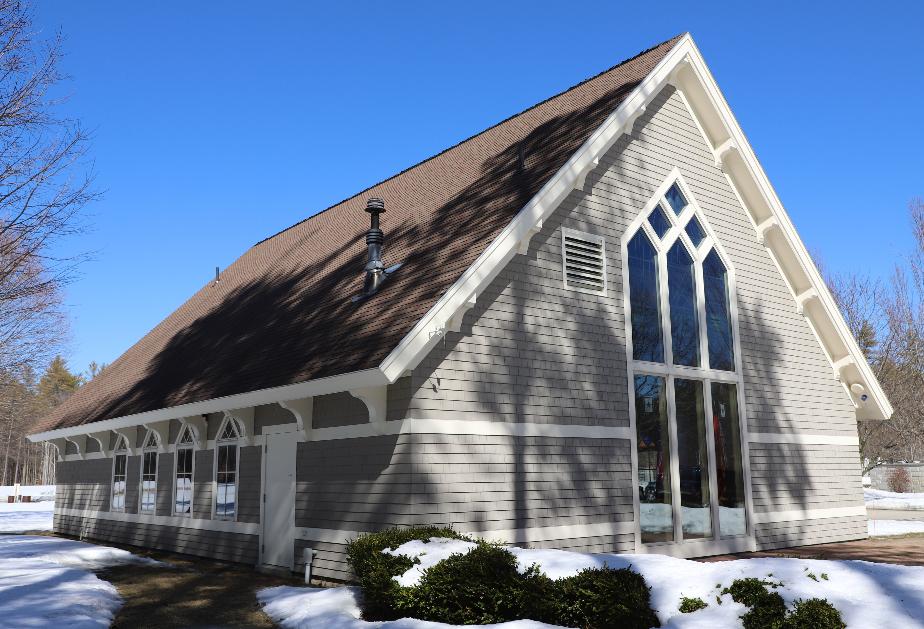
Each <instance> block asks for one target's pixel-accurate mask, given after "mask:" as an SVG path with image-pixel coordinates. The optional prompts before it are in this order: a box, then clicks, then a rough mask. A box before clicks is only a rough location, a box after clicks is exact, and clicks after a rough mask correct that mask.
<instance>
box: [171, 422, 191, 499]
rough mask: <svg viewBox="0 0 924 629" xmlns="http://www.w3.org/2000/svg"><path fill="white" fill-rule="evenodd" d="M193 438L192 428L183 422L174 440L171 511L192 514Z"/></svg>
mask: <svg viewBox="0 0 924 629" xmlns="http://www.w3.org/2000/svg"><path fill="white" fill-rule="evenodd" d="M194 444H195V439H194V438H193V434H192V428H190V427H189V426H188V425H186V424H184V425H183V426H182V427H181V428H180V434H179V436H178V437H177V440H176V453H175V455H174V456H175V459H176V463H175V466H174V481H173V513H174V514H175V515H184V516H192V496H193V447H194Z"/></svg>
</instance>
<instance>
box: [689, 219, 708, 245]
mask: <svg viewBox="0 0 924 629" xmlns="http://www.w3.org/2000/svg"><path fill="white" fill-rule="evenodd" d="M686 232H687V236H689V237H690V242H692V243H693V246H694V247H699V243H701V242H702V241H703V238H705V237H706V234H705V233H703V228H702V226H701V225H700V224H699V221H698V220H696V217H695V216H694V217H693V218H691V219H690V222H689V223H687V227H686Z"/></svg>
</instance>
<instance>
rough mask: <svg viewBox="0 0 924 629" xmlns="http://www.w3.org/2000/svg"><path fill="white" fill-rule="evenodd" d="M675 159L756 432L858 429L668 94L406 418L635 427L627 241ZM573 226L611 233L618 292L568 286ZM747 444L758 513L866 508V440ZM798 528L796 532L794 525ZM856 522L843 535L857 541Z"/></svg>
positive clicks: (546, 232) (611, 279)
mask: <svg viewBox="0 0 924 629" xmlns="http://www.w3.org/2000/svg"><path fill="white" fill-rule="evenodd" d="M675 167H676V168H678V169H679V170H680V172H681V173H682V175H683V177H684V179H685V181H686V182H687V184H688V185H689V187H690V188H691V191H692V193H693V196H694V197H695V199H696V201H697V203H698V204H699V206H700V207H701V208H702V210H703V212H704V214H705V216H706V218H707V220H708V222H709V225H710V227H711V228H712V230H713V231H714V232H715V234H716V236H717V238H718V240H719V241H720V243H721V245H722V246H723V248H724V250H725V252H726V253H727V254H728V256H729V257H730V259H731V261H732V264H733V267H734V271H735V276H736V283H737V305H738V311H739V332H740V337H741V353H742V362H743V376H744V381H745V387H744V393H745V403H746V413H747V420H748V427H749V430H750V431H751V432H752V433H782V434H813V435H831V436H856V434H857V433H856V420H855V414H854V409H853V406H852V404H851V402H850V400H849V398H848V396H847V394H846V392H845V391H844V389H843V387H842V386H841V384H840V383H839V382H838V381H837V380H836V379H835V377H834V372H833V370H832V368H831V365H830V362H829V361H828V359H827V357H826V356H825V354H824V352H823V350H822V348H821V346H820V345H819V343H818V341H817V339H816V338H815V336H814V334H813V332H812V330H811V329H810V327H809V325H808V323H807V322H806V320H805V319H804V317H803V316H802V315H801V314H800V313H799V312H798V310H797V307H796V303H795V300H794V298H793V296H792V294H791V292H790V290H789V288H788V287H787V285H786V283H785V281H784V279H783V277H782V275H781V274H780V272H779V270H778V269H777V267H776V266H775V264H774V262H773V260H772V259H771V257H770V255H769V253H768V252H767V250H766V249H765V247H764V246H763V245H761V244H760V243H759V242H758V239H757V233H756V230H755V228H754V225H753V223H752V221H751V220H750V218H749V217H748V215H747V213H746V212H745V210H744V209H743V208H742V207H741V205H740V203H739V201H738V199H737V196H736V195H735V193H734V191H733V190H732V189H731V187H730V185H729V183H728V181H727V179H726V177H725V175H724V174H723V173H722V172H721V170H719V169H718V168H717V167H716V165H715V158H714V156H713V154H712V152H711V151H710V150H709V148H708V146H707V145H706V143H705V141H704V140H703V138H702V136H701V134H700V133H699V130H698V128H697V125H696V123H695V121H694V120H693V118H692V117H691V115H690V114H689V111H688V110H687V108H686V106H685V104H684V103H683V101H682V98H681V96H680V95H679V94H678V93H677V92H676V91H675V90H674V89H673V88H670V87H669V88H666V89H665V90H664V91H662V93H661V94H659V95H658V96H657V97H656V98H655V99H654V102H653V103H652V104H651V105H650V106H649V107H648V108H647V111H646V113H645V115H644V116H643V117H642V118H640V119H639V120H638V121H637V122H636V125H635V130H634V131H633V133H632V135H631V136H626V135H624V136H622V138H620V139H619V140H618V141H617V142H616V144H615V145H614V146H613V147H612V148H611V150H610V151H609V152H608V153H607V155H605V156H604V157H603V159H602V160H601V163H600V165H599V166H598V167H597V168H596V169H595V170H594V171H592V172H591V173H590V174H588V176H587V180H586V182H585V185H584V188H583V190H576V191H574V192H573V193H572V194H571V195H570V196H569V197H568V198H567V199H566V200H565V201H564V202H563V204H562V206H561V207H559V208H558V209H557V210H556V211H555V212H554V213H553V215H552V216H551V217H550V219H549V220H547V221H545V224H544V226H543V229H542V231H541V232H539V233H538V234H537V235H536V236H534V237H533V239H532V242H531V244H530V247H529V251H528V254H527V255H519V256H516V257H515V258H514V259H513V260H512V261H511V262H510V264H509V265H508V266H507V268H506V269H504V270H503V271H502V272H501V273H500V275H499V276H498V277H497V278H496V279H495V281H494V282H493V283H492V284H491V286H490V287H488V289H487V290H486V291H485V292H484V293H483V294H481V295H479V296H478V301H477V303H476V305H475V307H474V308H473V309H472V310H471V311H470V312H469V313H468V314H467V315H466V317H465V319H464V322H463V326H462V333H461V334H457V333H452V332H450V333H448V335H447V338H446V340H445V342H444V343H440V344H439V345H438V346H437V347H436V348H435V349H434V350H433V351H432V352H431V354H430V355H429V356H428V357H427V358H426V359H425V360H424V361H423V362H422V363H421V365H420V366H419V367H418V368H417V369H415V370H414V372H413V374H412V377H411V379H410V388H411V396H410V401H409V402H408V411H407V415H408V416H411V417H428V418H447V419H482V420H484V419H490V420H494V421H508V422H533V423H556V424H592V425H613V426H625V425H627V423H628V396H627V383H626V356H625V322H624V312H623V293H622V260H621V251H620V239H621V237H622V236H623V232H624V230H625V228H626V227H627V225H628V224H629V223H630V222H631V221H632V220H633V219H634V218H635V217H636V216H637V215H638V213H639V212H640V211H641V209H642V207H643V206H644V205H645V203H647V201H648V200H649V199H650V198H651V196H652V195H653V194H654V191H655V189H656V188H657V187H658V186H659V185H660V184H661V183H662V182H663V181H664V180H665V179H666V178H667V177H668V175H669V174H670V172H671V170H672V169H673V168H675ZM562 227H566V228H570V229H575V230H578V231H583V232H589V233H592V234H597V235H602V236H603V237H604V238H605V240H606V254H607V256H606V258H607V293H606V295H604V296H595V295H588V294H584V293H580V292H576V291H571V290H566V289H565V288H564V286H563V280H562V269H561V264H562V260H561V228H562ZM751 449H752V461H753V464H752V469H751V472H752V482H753V486H754V498H755V509H756V510H757V511H759V512H762V511H770V510H779V509H787V510H789V509H815V508H836V507H843V506H859V505H862V504H863V503H862V496H861V492H860V470H859V457H858V455H857V451H856V447H843V446H804V447H803V446H791V445H785V446H776V445H772V446H761V445H760V444H752V445H751ZM770 528H772V527H770ZM854 528H855V527H854ZM787 531H789V533H788V534H790V535H795V534H796V533H795V532H794V531H796V528H794V527H792V526H790V527H789V528H788V529H787ZM852 531H853V529H850V531H848V532H845V533H844V537H843V539H847V538H851V537H854V536H855V535H854V532H852ZM809 538H811V535H809V534H808V533H806V539H809ZM767 539H769V538H767Z"/></svg>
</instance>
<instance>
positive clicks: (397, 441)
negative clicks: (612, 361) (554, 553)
mask: <svg viewBox="0 0 924 629" xmlns="http://www.w3.org/2000/svg"><path fill="white" fill-rule="evenodd" d="M296 478H297V483H298V485H297V492H296V516H295V517H296V526H298V527H310V528H317V529H335V530H348V531H349V530H352V531H369V530H378V529H381V528H385V527H388V526H404V525H415V524H440V525H452V526H454V527H456V528H457V529H459V530H462V531H473V532H483V533H484V534H485V535H486V536H487V537H490V531H493V530H506V529H523V528H534V527H547V526H562V525H583V524H599V523H611V522H619V521H631V520H632V518H633V515H632V489H631V487H632V485H631V469H630V463H629V442H628V441H626V440H616V439H584V438H580V439H579V438H553V437H498V436H483V435H445V434H402V435H389V436H380V437H368V438H360V439H341V440H333V441H322V442H307V443H301V444H299V447H298V455H297V476H296ZM575 537H576V538H579V537H581V536H580V535H577V534H576V535H575ZM627 537H628V539H621V538H620V539H615V538H614V539H611V540H600V539H584V540H581V541H579V540H577V539H574V540H568V541H564V542H562V544H558V545H557V546H558V547H561V546H565V545H567V546H569V547H573V548H578V547H580V548H583V549H586V550H591V549H593V550H608V551H611V552H612V551H617V550H631V543H632V539H631V536H627ZM547 545H549V546H552V545H553V544H547ZM305 546H310V547H312V548H315V549H316V550H318V551H319V554H318V557H317V559H316V562H317V563H316V564H315V565H314V570H315V571H316V572H315V573H316V574H317V575H318V576H319V577H323V578H331V579H344V578H346V577H345V575H346V571H347V567H346V565H345V563H344V557H343V552H344V549H343V546H342V544H339V543H329V542H317V541H313V540H302V541H300V542H299V544H298V545H297V553H296V556H297V558H298V559H299V560H300V559H301V548H303V547H305Z"/></svg>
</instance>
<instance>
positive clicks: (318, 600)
mask: <svg viewBox="0 0 924 629" xmlns="http://www.w3.org/2000/svg"><path fill="white" fill-rule="evenodd" d="M471 546H472V544H470V543H469V542H463V541H459V540H449V539H439V538H434V539H433V540H431V541H430V542H427V543H424V542H416V541H415V542H409V543H407V544H405V545H403V546H401V547H400V548H398V549H396V550H394V551H386V552H391V553H393V554H405V555H408V556H411V557H419V558H420V560H421V565H422V566H424V567H428V566H431V565H434V564H435V563H437V562H438V561H440V560H442V559H444V558H446V557H448V556H449V555H450V554H452V553H456V552H467V551H468V550H469V549H470V548H471ZM510 550H511V551H512V552H513V553H514V554H515V555H516V557H517V560H518V563H519V565H520V568H521V569H522V570H525V569H526V568H527V567H529V566H530V565H532V564H534V563H535V564H538V565H539V566H540V568H541V569H542V570H543V571H544V572H545V573H546V574H547V575H548V576H549V577H551V578H553V579H557V578H561V577H565V576H569V575H573V574H576V573H577V572H579V571H580V570H582V569H584V568H591V567H600V566H604V565H606V566H610V567H612V568H625V567H629V568H631V569H632V570H635V571H636V572H639V573H641V574H642V575H644V577H645V580H646V581H647V582H648V585H649V586H650V587H651V600H652V607H653V608H654V609H655V611H656V612H657V614H658V617H659V619H660V620H661V622H662V625H663V626H664V627H666V628H670V629H705V628H713V627H740V626H741V622H740V620H739V618H740V616H741V615H742V614H744V613H745V612H746V611H747V610H746V608H745V607H744V606H743V605H740V604H738V603H735V602H734V601H732V600H731V597H730V596H728V595H727V594H726V595H721V594H720V592H721V590H722V589H723V588H724V587H727V586H728V585H730V584H731V582H732V581H734V580H735V579H738V578H743V577H758V578H763V579H772V580H773V581H776V582H778V581H782V582H783V586H782V587H781V588H779V589H778V590H777V591H778V592H779V593H780V594H781V595H782V596H783V598H784V599H785V600H786V602H787V604H789V605H790V606H791V605H792V604H793V603H794V602H795V601H796V600H797V599H807V598H813V597H821V598H827V599H828V600H829V601H830V602H831V603H832V604H833V605H834V606H835V607H837V609H839V610H840V612H841V615H842V617H843V620H844V622H845V623H847V626H848V627H887V626H893V627H903V628H905V627H907V628H911V627H922V628H924V567H916V566H898V565H893V564H878V563H870V562H866V561H822V560H810V559H785V558H762V559H739V560H735V561H720V562H714V563H700V562H695V561H690V560H686V559H676V558H673V557H667V556H664V555H615V554H600V555H591V554H584V553H574V552H568V551H561V550H527V549H520V548H511V549H510ZM421 574H422V570H421V568H420V566H415V567H413V568H411V569H410V570H409V571H408V572H406V573H405V574H403V575H401V576H399V577H398V578H397V580H398V581H399V582H401V583H402V584H408V585H409V584H413V583H416V582H417V581H418V579H419V578H420V575H421ZM358 594H359V591H358V589H357V588H351V587H340V588H334V589H320V588H295V587H278V588H268V589H265V590H262V591H261V592H260V593H259V594H258V596H259V599H260V601H261V602H262V603H263V605H264V611H265V612H266V613H267V614H269V615H270V616H271V617H272V618H273V619H274V620H276V621H277V622H278V623H280V624H281V625H282V626H283V627H285V628H286V629H307V628H308V627H330V628H332V629H371V628H373V627H376V628H387V629H429V628H436V627H448V626H449V625H442V624H438V623H427V622H422V621H417V620H410V619H404V620H399V621H394V622H388V623H367V622H364V621H362V620H360V619H359V615H360V613H359V606H358V604H357V596H358ZM683 596H690V597H700V598H702V599H703V600H704V601H706V602H707V603H708V604H709V606H708V607H707V608H705V609H703V610H700V611H697V612H694V613H692V614H681V613H680V611H679V609H678V607H679V605H680V599H681V597H683ZM717 596H718V597H720V599H721V601H722V604H721V605H719V604H717V602H716V597H717ZM495 626H496V627H504V629H514V628H516V629H525V628H526V627H531V628H537V627H548V625H543V624H541V623H535V622H532V621H518V622H516V623H505V624H503V625H495Z"/></svg>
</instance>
